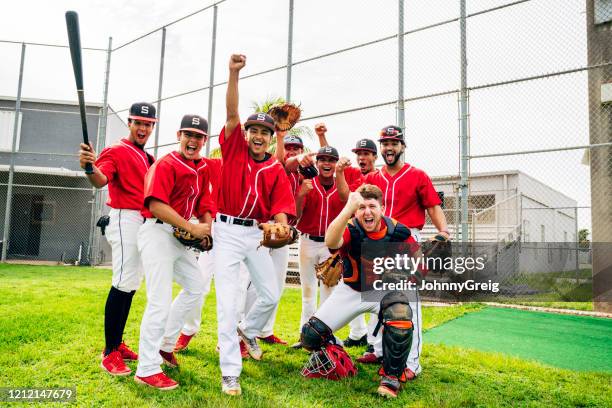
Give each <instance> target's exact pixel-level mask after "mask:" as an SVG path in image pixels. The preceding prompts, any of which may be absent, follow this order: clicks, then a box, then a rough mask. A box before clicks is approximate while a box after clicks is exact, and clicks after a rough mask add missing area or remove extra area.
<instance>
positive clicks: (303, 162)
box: [285, 152, 317, 173]
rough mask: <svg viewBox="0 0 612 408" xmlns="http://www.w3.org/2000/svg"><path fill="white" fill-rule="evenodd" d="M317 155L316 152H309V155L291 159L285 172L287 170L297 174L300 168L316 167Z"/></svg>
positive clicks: (288, 160)
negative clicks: (315, 157) (315, 158)
mask: <svg viewBox="0 0 612 408" xmlns="http://www.w3.org/2000/svg"><path fill="white" fill-rule="evenodd" d="M316 155H317V153H316V152H309V153H302V154H300V155H297V156H295V157H290V158H289V159H287V161H286V162H285V170H287V172H289V173H295V172H297V171H298V167H299V166H302V167H308V166H314V159H313V157H314V156H316Z"/></svg>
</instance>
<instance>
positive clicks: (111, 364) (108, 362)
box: [100, 350, 132, 377]
mask: <svg viewBox="0 0 612 408" xmlns="http://www.w3.org/2000/svg"><path fill="white" fill-rule="evenodd" d="M100 367H102V369H104V370H105V371H106V372H107V373H109V374H110V375H116V376H120V377H122V376H126V375H130V374H131V373H132V370H130V368H129V367H128V366H126V365H125V363H124V362H123V358H121V353H119V351H117V350H115V351H113V352H112V353H110V354H109V355H108V356H105V357H103V358H102V362H101V363H100Z"/></svg>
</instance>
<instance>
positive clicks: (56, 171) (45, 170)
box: [0, 164, 85, 178]
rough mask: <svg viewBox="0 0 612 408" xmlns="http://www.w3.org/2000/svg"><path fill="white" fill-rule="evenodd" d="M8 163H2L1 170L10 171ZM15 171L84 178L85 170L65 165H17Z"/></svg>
mask: <svg viewBox="0 0 612 408" xmlns="http://www.w3.org/2000/svg"><path fill="white" fill-rule="evenodd" d="M9 167H10V166H9V165H8V164H0V172H3V171H9ZM15 173H32V174H45V175H48V176H64V177H79V178H84V177H85V172H84V171H83V170H80V171H76V170H70V169H66V168H64V167H37V166H17V165H16V166H15Z"/></svg>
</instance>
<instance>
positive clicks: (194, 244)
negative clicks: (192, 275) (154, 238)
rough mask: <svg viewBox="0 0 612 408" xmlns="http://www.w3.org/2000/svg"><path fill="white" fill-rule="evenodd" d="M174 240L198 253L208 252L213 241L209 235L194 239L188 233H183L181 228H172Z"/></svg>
mask: <svg viewBox="0 0 612 408" xmlns="http://www.w3.org/2000/svg"><path fill="white" fill-rule="evenodd" d="M173 235H174V238H176V239H178V241H179V242H180V243H181V244H183V245H185V246H186V247H189V248H195V249H198V250H200V251H210V250H211V249H212V247H213V239H212V237H211V236H210V235H206V236H204V238H202V239H200V238H196V237H194V236H193V235H191V233H189V231H185V230H184V229H182V228H176V227H174V232H173Z"/></svg>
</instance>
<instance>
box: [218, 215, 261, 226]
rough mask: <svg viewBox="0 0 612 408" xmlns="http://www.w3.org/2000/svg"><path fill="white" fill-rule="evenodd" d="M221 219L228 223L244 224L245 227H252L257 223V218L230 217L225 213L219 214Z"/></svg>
mask: <svg viewBox="0 0 612 408" xmlns="http://www.w3.org/2000/svg"><path fill="white" fill-rule="evenodd" d="M219 220H221V221H222V222H226V223H228V224H234V225H242V226H243V227H252V226H253V225H255V220H251V219H248V218H236V217H230V216H227V215H225V214H219Z"/></svg>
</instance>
